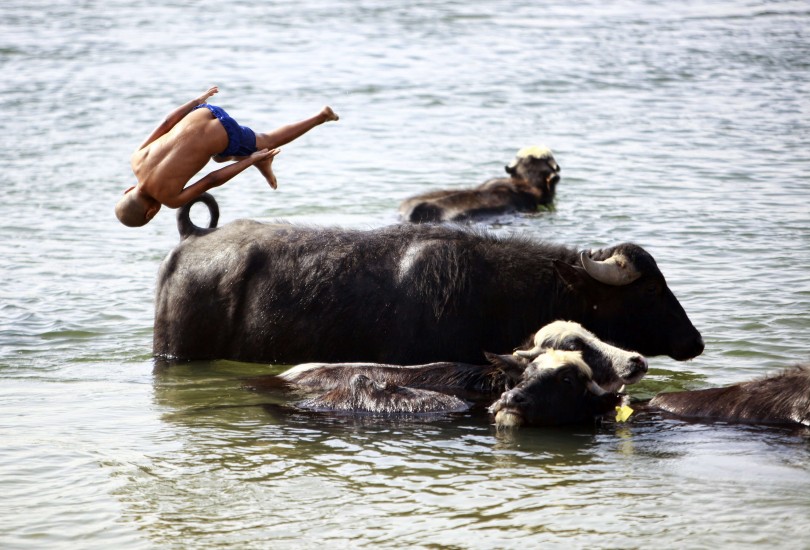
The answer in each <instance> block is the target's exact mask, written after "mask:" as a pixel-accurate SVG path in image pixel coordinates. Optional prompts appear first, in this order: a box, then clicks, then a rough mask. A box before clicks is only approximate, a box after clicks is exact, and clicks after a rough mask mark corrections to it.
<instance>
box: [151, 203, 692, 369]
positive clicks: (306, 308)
mask: <svg viewBox="0 0 810 550" xmlns="http://www.w3.org/2000/svg"><path fill="white" fill-rule="evenodd" d="M201 200H203V201H204V202H205V203H206V204H208V205H209V208H212V207H211V204H212V203H214V201H213V198H212V197H210V195H209V196H204V198H202V199H201ZM194 202H196V201H194ZM191 205H192V203H189V204H187V205H186V206H184V207H182V208H181V209H180V210H179V211H178V229H179V231H180V235H181V237H182V240H181V242H180V243H179V244H178V246H177V247H176V248H175V249H174V250H173V251H172V252H170V253H169V255H168V256H167V257H166V258H165V260H164V261H163V263H162V264H161V267H160V271H159V274H158V280H157V288H156V298H155V324H154V352H155V354H156V355H159V356H163V357H166V358H169V359H216V358H226V359H234V360H241V361H256V362H271V363H285V364H294V363H303V362H308V361H327V362H341V361H369V362H380V363H393V364H402V365H412V364H422V363H430V362H434V361H459V362H467V363H477V362H480V361H481V360H482V359H483V358H484V353H483V350H494V351H508V350H512V349H515V348H516V347H518V346H519V345H520V344H521V343H522V342H523V339H524V338H525V336H526V335H527V334H530V333H532V331H534V330H536V329H537V327H538V326H543V325H545V324H547V323H549V322H551V321H554V320H556V319H566V320H570V321H575V322H578V323H580V324H582V325H583V326H584V327H585V328H586V329H588V330H590V331H591V332H593V333H594V334H595V335H596V336H597V337H599V338H601V339H602V340H605V341H607V342H610V343H611V344H614V345H616V346H619V347H621V348H624V349H631V350H635V351H637V352H639V353H642V354H644V355H648V356H651V355H669V356H671V357H673V358H674V359H678V360H685V359H690V358H692V357H695V356H697V355H699V354H700V353H701V352H702V351H703V340H702V338H701V336H700V333H699V332H698V331H697V330H696V329H695V327H694V326H693V325H692V323H691V322H690V321H689V318H688V317H687V315H686V313H685V312H684V310H683V308H682V307H681V304H680V303H679V302H678V300H677V299H676V298H675V296H674V295H673V294H672V292H671V291H670V289H669V288H668V287H667V284H666V282H665V280H664V276H663V275H662V274H661V271H660V270H659V269H658V267H657V266H656V263H655V260H654V259H653V258H652V256H651V255H650V254H649V253H647V252H646V251H645V250H644V249H643V248H641V247H640V246H638V245H635V244H630V243H625V244H619V245H616V246H612V247H609V248H605V249H601V250H593V251H590V252H583V251H578V250H575V249H573V248H569V247H566V246H561V245H556V244H549V243H543V242H538V241H535V240H532V239H529V238H525V237H516V236H509V237H501V236H496V235H493V234H492V233H489V232H486V231H483V230H481V229H471V228H462V227H455V226H441V225H422V224H403V225H394V226H390V227H384V228H380V229H371V230H356V229H341V228H314V227H305V226H299V225H290V224H264V223H259V222H255V221H251V220H237V221H235V222H232V223H229V224H227V225H225V226H223V227H220V228H213V227H212V228H208V229H203V228H199V227H197V226H196V225H194V224H193V223H192V222H191V221H190V219H189V209H190V208H191Z"/></svg>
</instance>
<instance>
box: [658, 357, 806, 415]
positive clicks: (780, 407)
mask: <svg viewBox="0 0 810 550" xmlns="http://www.w3.org/2000/svg"><path fill="white" fill-rule="evenodd" d="M648 406H649V407H650V408H653V409H659V410H662V411H665V412H668V413H671V414H673V415H675V416H679V417H682V418H689V419H695V420H720V421H725V422H742V423H749V424H786V425H791V424H793V425H795V424H800V425H802V426H810V365H796V366H794V367H792V368H789V369H785V370H783V371H781V372H778V373H775V374H771V375H768V376H764V377H761V378H756V379H754V380H751V381H748V382H741V383H738V384H733V385H731V386H725V387H722V388H709V389H705V390H693V391H682V392H672V393H660V394H658V395H656V396H655V397H653V399H652V400H651V401H650V402H649V405H648Z"/></svg>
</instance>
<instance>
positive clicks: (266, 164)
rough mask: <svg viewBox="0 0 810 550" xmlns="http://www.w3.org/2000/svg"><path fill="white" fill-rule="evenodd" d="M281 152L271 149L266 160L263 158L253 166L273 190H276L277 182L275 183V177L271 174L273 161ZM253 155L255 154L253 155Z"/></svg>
mask: <svg viewBox="0 0 810 550" xmlns="http://www.w3.org/2000/svg"><path fill="white" fill-rule="evenodd" d="M280 152H281V149H271V150H270V151H268V152H267V158H263V159H262V160H260V161H257V162H256V163H255V164H254V165H253V166H255V167H256V168H257V169H258V170H259V172H261V173H262V175H263V176H264V179H266V180H267V183H268V184H269V185H270V187H272V188H273V189H276V188H278V182H277V181H276V176H275V174H273V159H274V158H276V155H278V154H279V153H280ZM253 154H254V155H255V154H256V153H253Z"/></svg>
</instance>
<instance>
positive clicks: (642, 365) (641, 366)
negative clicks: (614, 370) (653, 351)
mask: <svg viewBox="0 0 810 550" xmlns="http://www.w3.org/2000/svg"><path fill="white" fill-rule="evenodd" d="M648 368H649V365H648V364H647V360H646V359H645V358H644V356H643V355H634V356H632V357H631V358H630V376H631V377H636V376H639V377H640V376H643V375H645V374H647V369H648Z"/></svg>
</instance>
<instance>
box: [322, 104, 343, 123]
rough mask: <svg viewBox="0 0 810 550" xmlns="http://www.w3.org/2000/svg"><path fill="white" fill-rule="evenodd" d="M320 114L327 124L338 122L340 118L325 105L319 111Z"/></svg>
mask: <svg viewBox="0 0 810 550" xmlns="http://www.w3.org/2000/svg"><path fill="white" fill-rule="evenodd" d="M321 114H322V115H323V118H324V122H329V121H331V120H340V117H339V116H337V114H335V111H333V110H332V107H330V106H329V105H327V106H326V107H324V108H323V109H322V110H321Z"/></svg>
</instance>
